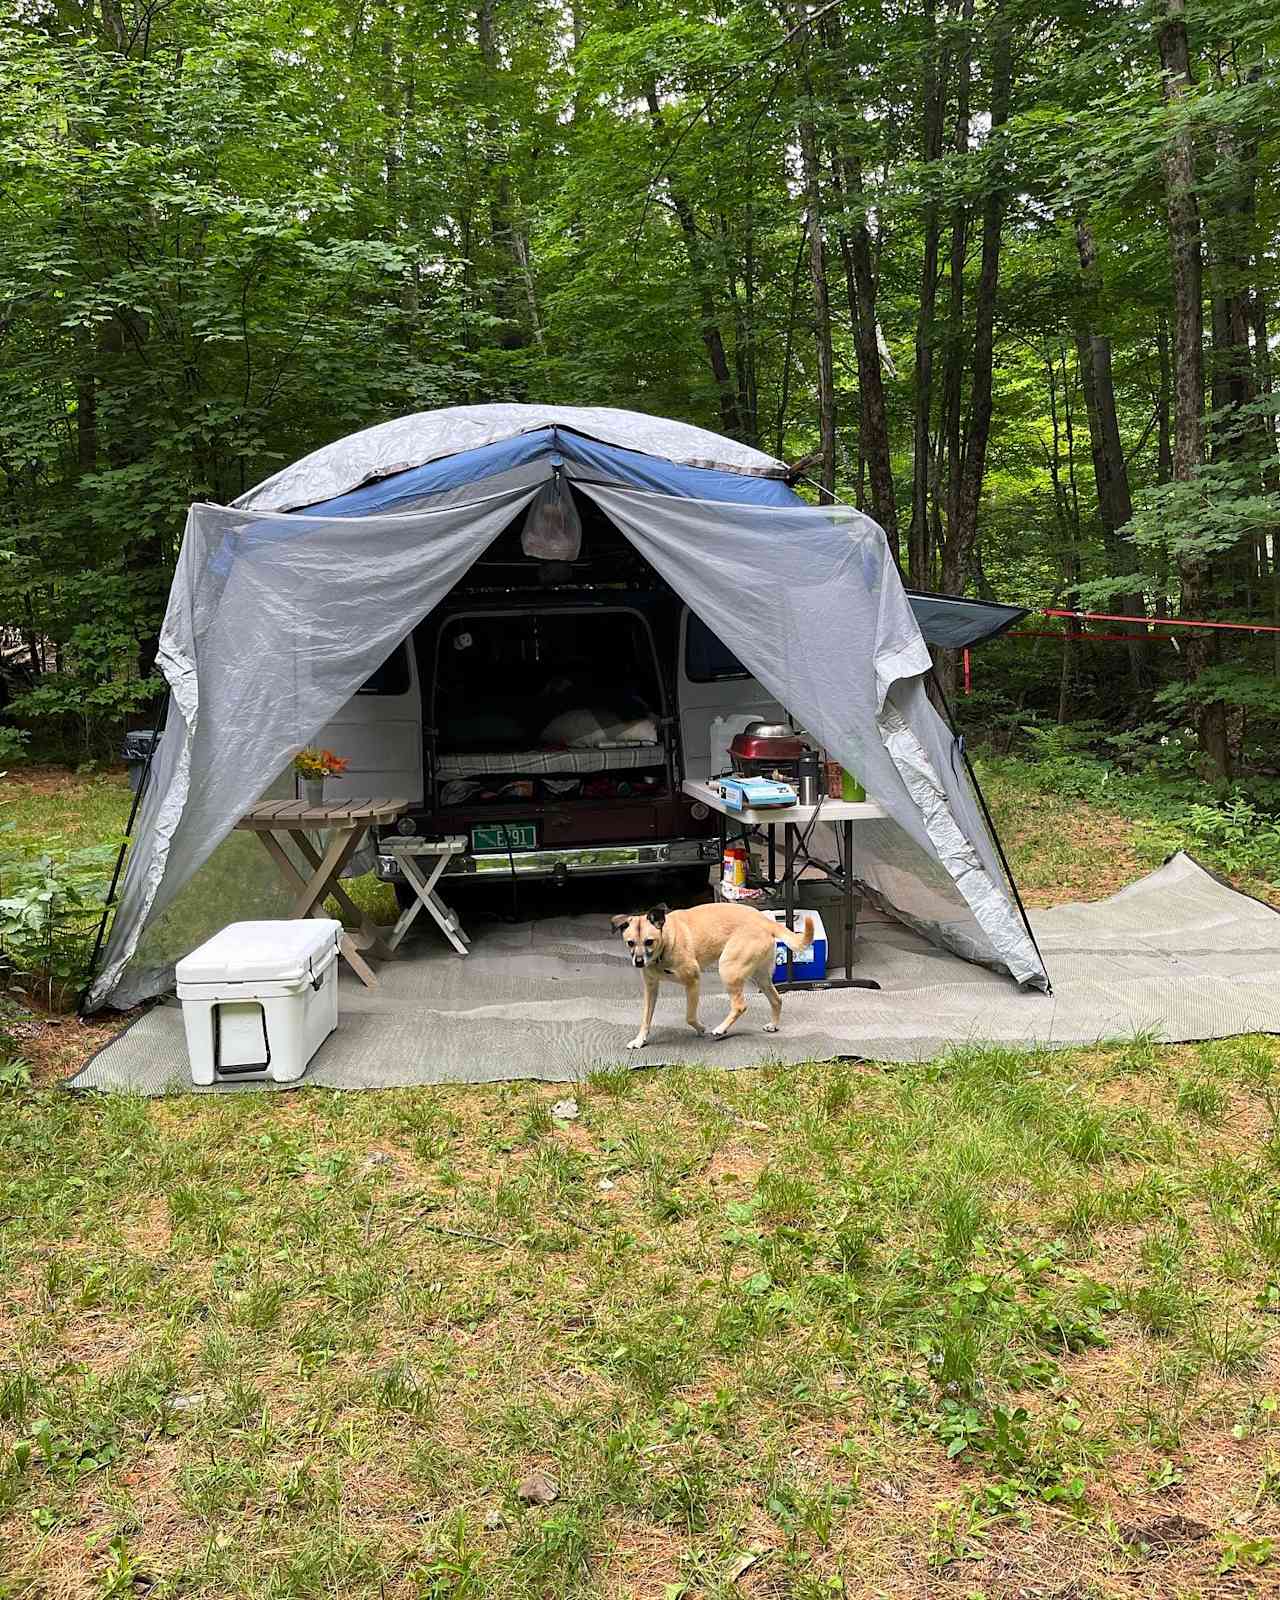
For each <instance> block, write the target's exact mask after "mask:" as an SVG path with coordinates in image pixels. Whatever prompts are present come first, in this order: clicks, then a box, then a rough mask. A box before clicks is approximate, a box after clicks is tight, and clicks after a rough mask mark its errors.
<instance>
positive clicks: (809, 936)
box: [778, 917, 813, 955]
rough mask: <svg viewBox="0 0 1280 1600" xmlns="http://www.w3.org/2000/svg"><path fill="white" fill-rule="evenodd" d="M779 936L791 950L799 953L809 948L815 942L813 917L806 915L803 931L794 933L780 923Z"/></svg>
mask: <svg viewBox="0 0 1280 1600" xmlns="http://www.w3.org/2000/svg"><path fill="white" fill-rule="evenodd" d="M778 937H779V939H781V940H782V942H783V944H785V945H786V946H787V948H788V949H789V950H793V951H795V952H796V954H797V955H798V954H799V953H800V951H801V950H807V949H808V948H809V946H810V945H811V944H812V943H813V918H812V917H806V918H805V919H804V932H803V933H792V931H791V929H790V928H784V927H783V926H782V924H781V923H779V924H778Z"/></svg>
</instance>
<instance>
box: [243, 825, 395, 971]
mask: <svg viewBox="0 0 1280 1600" xmlns="http://www.w3.org/2000/svg"><path fill="white" fill-rule="evenodd" d="M255 831H257V830H255ZM361 831H362V830H356V832H355V838H356V842H357V843H358V842H359V834H360V832H361ZM258 837H259V839H261V840H262V844H263V848H264V849H265V850H266V852H267V854H268V855H269V856H270V857H271V859H272V860H273V861H274V862H275V864H276V866H277V867H278V868H279V869H280V875H281V876H282V877H283V878H284V880H285V882H286V883H287V884H289V885H290V887H292V888H296V889H297V890H298V896H297V898H296V899H295V901H294V906H295V908H298V909H295V911H294V913H293V915H294V917H295V918H300V917H317V916H323V915H324V900H325V895H326V893H327V892H328V890H327V887H326V885H325V884H324V882H323V880H321V881H319V884H318V886H317V880H318V878H319V869H317V871H316V872H315V873H313V874H312V877H311V878H310V880H308V879H306V878H304V877H303V875H302V873H301V872H299V870H298V867H297V863H296V862H295V861H294V859H293V857H292V856H291V855H290V854H289V852H288V851H287V850H286V849H285V847H284V846H283V845H282V844H281V842H280V840H279V839H277V838H276V836H275V835H274V834H273V833H268V832H265V831H259V832H258ZM293 837H294V838H295V839H297V840H298V841H299V844H300V846H301V847H302V848H303V853H304V854H305V855H307V856H309V857H312V858H314V859H315V860H316V861H319V859H320V858H319V857H318V856H316V853H315V851H314V850H313V849H312V848H311V845H310V843H309V842H306V841H303V840H302V839H301V836H300V835H297V834H294V835H293ZM343 843H344V845H345V844H351V841H350V840H349V839H348V840H345V841H343ZM354 850H355V845H351V849H350V850H349V851H348V853H347V856H346V858H345V859H339V865H338V867H337V871H339V872H340V871H341V870H342V868H343V866H345V865H346V861H347V860H349V859H350V856H351V854H353V853H354ZM331 853H333V847H332V846H331V847H330V850H329V851H328V852H326V856H327V855H328V854H331ZM337 857H339V858H341V857H342V850H341V849H339V850H338V851H337ZM321 864H322V865H323V863H321ZM343 898H344V899H345V898H346V897H345V896H344V897H343ZM353 909H354V908H353ZM338 948H339V950H341V952H342V955H343V957H344V959H345V960H346V962H347V965H348V966H349V967H350V968H351V970H352V971H353V972H354V973H355V975H356V977H358V978H359V979H360V982H361V983H363V984H364V986H365V988H366V989H376V988H377V987H378V980H377V978H376V977H375V976H374V973H373V969H372V968H371V967H370V966H369V964H368V962H367V961H366V960H365V959H364V957H363V956H362V955H361V954H360V951H359V950H358V949H357V948H356V942H355V940H354V939H353V938H352V937H351V935H350V934H349V933H346V932H344V933H343V935H342V937H341V939H340V940H339V941H338Z"/></svg>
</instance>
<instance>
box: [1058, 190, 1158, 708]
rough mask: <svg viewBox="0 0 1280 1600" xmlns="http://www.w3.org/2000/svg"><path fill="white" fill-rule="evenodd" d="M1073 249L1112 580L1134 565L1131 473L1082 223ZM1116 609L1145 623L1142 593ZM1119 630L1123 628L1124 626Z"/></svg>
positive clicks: (1138, 638) (1134, 658)
mask: <svg viewBox="0 0 1280 1600" xmlns="http://www.w3.org/2000/svg"><path fill="white" fill-rule="evenodd" d="M1076 249H1077V251H1078V253H1079V256H1080V273H1081V277H1082V278H1083V280H1084V287H1085V297H1086V298H1085V306H1086V311H1087V313H1088V314H1087V316H1086V317H1085V318H1084V319H1083V320H1082V323H1081V326H1080V327H1079V328H1078V329H1077V331H1076V360H1077V362H1078V364H1079V368H1080V385H1081V388H1082V389H1083V391H1084V403H1085V412H1086V414H1087V416H1088V419H1089V445H1090V453H1091V454H1092V456H1093V478H1094V484H1095V486H1096V488H1097V491H1098V520H1099V522H1100V523H1101V524H1102V541H1103V548H1104V550H1105V552H1106V558H1107V571H1108V572H1109V573H1110V575H1111V576H1112V577H1113V578H1119V577H1123V576H1124V575H1125V572H1126V569H1128V568H1131V567H1132V565H1133V556H1132V554H1130V553H1128V552H1127V551H1126V550H1125V549H1124V548H1123V546H1122V544H1121V542H1120V530H1121V529H1122V528H1123V527H1125V525H1126V524H1127V523H1128V522H1129V521H1130V520H1131V518H1132V517H1133V499H1132V496H1131V494H1130V492H1129V468H1128V464H1127V463H1126V461H1125V458H1124V445H1123V442H1122V441H1121V438H1120V422H1119V418H1118V416H1117V413H1116V391H1115V383H1114V381H1113V379H1112V375H1111V340H1110V339H1109V338H1107V337H1106V336H1105V335H1103V334H1100V333H1098V332H1097V331H1096V318H1097V314H1098V293H1097V291H1098V266H1097V262H1098V252H1097V247H1096V245H1095V243H1094V238H1093V229H1092V228H1091V227H1090V226H1089V224H1088V222H1086V221H1085V220H1084V219H1081V220H1080V221H1079V222H1077V223H1076ZM1115 601H1116V607H1117V609H1118V610H1119V611H1121V612H1123V613H1124V615H1125V616H1129V617H1145V616H1146V604H1145V602H1144V599H1143V596H1142V592H1141V590H1134V591H1131V592H1130V593H1128V594H1122V595H1117V596H1115ZM1122 627H1123V625H1122ZM1146 637H1147V628H1146V624H1145V622H1144V623H1143V625H1142V627H1141V629H1140V630H1138V633H1137V634H1136V635H1135V639H1134V642H1133V643H1132V644H1131V645H1129V646H1128V647H1127V649H1128V657H1129V672H1130V676H1131V677H1132V679H1133V686H1134V688H1135V689H1136V688H1141V687H1142V683H1143V678H1144V672H1143V668H1144V665H1145V660H1146V646H1145V643H1144V642H1143V641H1145V639H1146Z"/></svg>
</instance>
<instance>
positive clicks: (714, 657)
mask: <svg viewBox="0 0 1280 1600" xmlns="http://www.w3.org/2000/svg"><path fill="white" fill-rule="evenodd" d="M677 685H678V690H679V702H680V740H681V743H682V745H683V747H684V775H685V777H686V778H693V779H704V778H709V777H714V776H715V775H716V774H717V773H720V772H724V771H727V769H728V766H729V745H730V744H731V743H732V741H733V738H734V735H735V734H738V733H741V732H742V730H743V729H744V728H745V727H746V726H747V724H748V723H749V722H760V721H764V722H777V721H778V720H779V719H780V718H782V717H784V716H785V715H786V713H785V712H784V710H783V708H782V707H781V706H780V705H779V704H778V702H777V701H776V700H775V699H773V697H772V696H771V695H770V693H769V691H768V690H767V689H766V688H765V687H764V685H763V684H762V683H760V682H759V681H758V680H757V679H756V678H753V677H752V676H751V674H750V673H749V672H748V671H747V669H746V668H745V667H744V666H743V665H742V663H741V662H740V661H739V660H738V658H737V657H736V656H735V655H734V654H733V653H732V651H731V650H729V648H728V647H727V646H726V645H724V644H722V643H721V642H720V640H719V639H718V638H717V637H716V635H715V634H714V633H712V631H711V630H710V628H708V627H707V625H706V624H705V623H704V622H703V621H702V620H701V618H699V617H697V616H695V615H694V613H693V612H692V611H690V610H689V608H688V607H687V606H686V607H685V609H684V611H683V613H682V615H681V618H680V664H679V670H678V673H677Z"/></svg>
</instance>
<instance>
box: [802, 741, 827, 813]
mask: <svg viewBox="0 0 1280 1600" xmlns="http://www.w3.org/2000/svg"><path fill="white" fill-rule="evenodd" d="M821 773H822V763H821V762H820V761H819V760H818V752H817V751H816V750H806V751H805V752H804V754H803V755H802V756H801V757H800V804H801V805H802V806H816V805H817V804H818V798H819V794H820V789H819V785H820V782H821Z"/></svg>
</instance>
